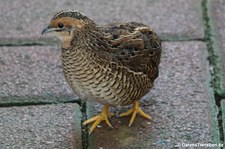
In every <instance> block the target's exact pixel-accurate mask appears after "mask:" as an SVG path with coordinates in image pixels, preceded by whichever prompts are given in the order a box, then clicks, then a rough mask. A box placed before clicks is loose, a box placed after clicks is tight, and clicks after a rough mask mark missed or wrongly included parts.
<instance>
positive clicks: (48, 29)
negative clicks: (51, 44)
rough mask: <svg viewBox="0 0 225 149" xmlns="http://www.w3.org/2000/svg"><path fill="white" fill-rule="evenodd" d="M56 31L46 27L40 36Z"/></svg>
mask: <svg viewBox="0 0 225 149" xmlns="http://www.w3.org/2000/svg"><path fill="white" fill-rule="evenodd" d="M55 30H56V29H55V28H51V27H49V26H48V27H46V28H45V29H44V30H43V31H42V33H41V34H42V35H44V34H46V33H49V32H53V31H55Z"/></svg>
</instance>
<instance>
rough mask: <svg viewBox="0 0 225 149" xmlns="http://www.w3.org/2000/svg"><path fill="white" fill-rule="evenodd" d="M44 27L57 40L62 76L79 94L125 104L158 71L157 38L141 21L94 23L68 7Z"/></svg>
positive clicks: (141, 93) (150, 82)
mask: <svg viewBox="0 0 225 149" xmlns="http://www.w3.org/2000/svg"><path fill="white" fill-rule="evenodd" d="M62 24H63V25H62ZM62 26H63V27H62ZM49 30H50V31H55V33H56V34H57V35H58V37H59V38H60V39H61V40H62V63H63V70H64V74H65V78H66V80H67V81H68V83H69V84H70V86H71V87H72V89H73V91H74V92H75V93H76V94H77V95H78V96H79V97H80V98H81V99H82V100H91V101H97V102H100V103H102V104H104V105H109V106H123V105H129V104H131V103H134V102H135V101H138V100H139V99H141V97H143V96H144V95H145V94H147V93H148V92H149V90H150V89H151V87H152V86H153V83H154V80H155V79H156V78H157V77H158V69H159V63H160V57H161V48H162V47H161V42H160V40H159V38H158V37H157V35H156V34H155V33H154V31H153V30H152V29H151V28H149V27H148V26H146V25H144V24H140V23H136V22H129V23H113V24H109V25H105V26H98V25H96V24H95V23H94V21H92V20H91V19H89V18H88V17H86V16H85V15H84V14H81V13H79V12H77V11H70V10H69V11H61V12H59V13H57V14H56V15H55V16H54V17H53V19H52V21H51V23H50V25H49V27H48V28H46V29H45V30H44V31H43V32H47V31H48V32H49ZM136 106H138V104H136ZM105 111H108V108H107V107H106V109H105ZM141 112H142V111H141ZM142 113H143V112H142ZM135 115H136V114H135ZM142 115H144V114H142ZM144 117H147V118H149V119H150V117H148V116H144ZM88 123H89V122H88ZM96 125H97V123H96ZM95 127H96V126H95Z"/></svg>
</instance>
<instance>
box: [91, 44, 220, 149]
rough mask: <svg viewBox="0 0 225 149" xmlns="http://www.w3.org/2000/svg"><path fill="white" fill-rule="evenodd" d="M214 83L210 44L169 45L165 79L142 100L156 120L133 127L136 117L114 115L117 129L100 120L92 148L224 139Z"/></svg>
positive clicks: (165, 46) (162, 71)
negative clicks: (220, 127) (221, 133)
mask: <svg viewBox="0 0 225 149" xmlns="http://www.w3.org/2000/svg"><path fill="white" fill-rule="evenodd" d="M209 82H210V75H209V65H208V62H207V50H206V45H205V43H204V42H197V41H196V42H165V43H163V53H162V61H161V64H160V74H159V78H158V79H157V80H156V82H155V86H154V88H153V89H152V90H151V91H150V93H149V94H148V95H146V96H145V97H144V98H143V99H142V100H141V106H142V108H143V110H144V111H145V112H146V113H149V114H151V115H152V117H153V118H154V122H151V121H148V120H144V119H143V118H141V117H137V119H136V120H135V122H134V124H133V125H132V127H131V128H129V127H128V122H129V119H130V117H126V118H124V117H123V118H119V117H112V118H111V119H110V121H111V122H112V124H113V126H114V129H111V128H109V127H108V126H106V124H104V123H103V124H100V127H99V128H97V129H96V130H95V132H94V133H93V135H92V136H90V138H89V140H90V146H89V148H90V149H92V148H101V147H102V148H104V149H110V148H123V149H126V148H127V149H128V148H129V149H130V148H135V149H136V148H156V149H162V148H165V149H167V148H176V147H177V148H181V147H182V143H184V144H187V143H192V144H194V143H219V131H218V123H217V119H216V115H217V113H218V110H217V107H216V106H215V100H214V96H213V92H212V89H211V88H210V87H209ZM97 107H98V105H97ZM91 108H92V109H91ZM93 109H95V108H93V106H90V109H89V117H90V116H91V115H93V113H94V112H96V110H93ZM125 109H127V108H125V107H124V108H122V110H121V109H113V111H114V112H119V113H121V112H123V111H124V110H125ZM97 110H100V109H99V108H97Z"/></svg>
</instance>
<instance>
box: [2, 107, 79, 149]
mask: <svg viewBox="0 0 225 149" xmlns="http://www.w3.org/2000/svg"><path fill="white" fill-rule="evenodd" d="M0 113H1V115H0V148H1V149H28V148H29V149H31V148H36V149H41V148H43V149H44V148H46V149H50V148H51V149H53V148H54V149H79V148H81V128H80V116H81V114H80V110H79V106H78V105H77V104H58V105H45V106H28V107H8V108H0Z"/></svg>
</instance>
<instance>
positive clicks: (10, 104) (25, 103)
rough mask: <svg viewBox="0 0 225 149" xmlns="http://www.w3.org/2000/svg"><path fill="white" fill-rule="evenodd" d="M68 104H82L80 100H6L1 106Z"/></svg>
mask: <svg viewBox="0 0 225 149" xmlns="http://www.w3.org/2000/svg"><path fill="white" fill-rule="evenodd" d="M62 103H64V104H66V103H77V104H80V101H79V100H69V101H63V102H41V101H39V102H8V103H7V102H6V103H0V108H2V107H23V106H36V105H50V104H62Z"/></svg>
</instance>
